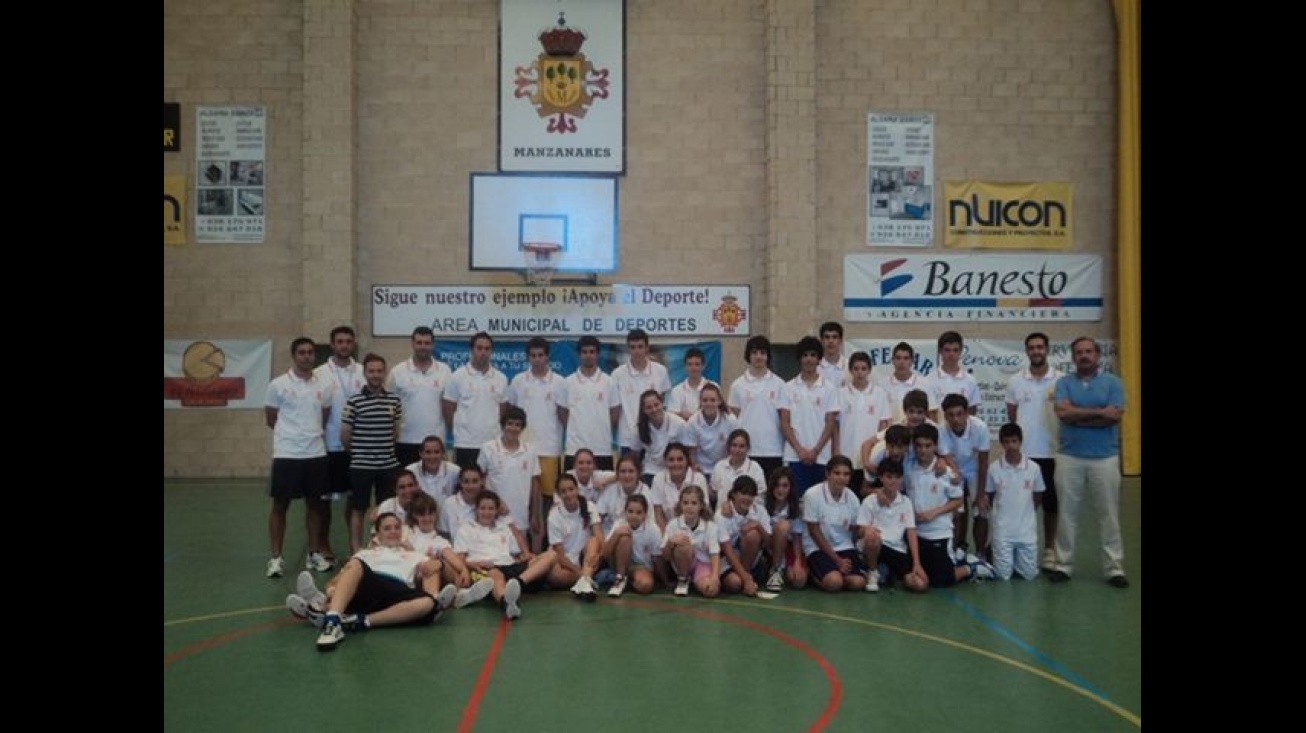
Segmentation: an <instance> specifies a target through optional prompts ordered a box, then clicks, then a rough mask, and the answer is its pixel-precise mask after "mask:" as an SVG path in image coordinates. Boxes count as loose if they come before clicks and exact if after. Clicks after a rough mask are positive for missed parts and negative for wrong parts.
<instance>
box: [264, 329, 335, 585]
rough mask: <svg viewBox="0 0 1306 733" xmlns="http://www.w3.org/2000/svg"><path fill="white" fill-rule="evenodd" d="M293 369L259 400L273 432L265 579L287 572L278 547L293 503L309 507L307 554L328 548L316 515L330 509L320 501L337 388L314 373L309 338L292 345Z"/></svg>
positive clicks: (324, 486)
mask: <svg viewBox="0 0 1306 733" xmlns="http://www.w3.org/2000/svg"><path fill="white" fill-rule="evenodd" d="M290 355H291V358H292V360H293V366H291V368H290V371H288V372H286V373H285V374H282V375H281V376H279V377H277V378H276V379H274V380H272V383H271V384H269V385H268V393H267V398H266V399H265V400H264V402H263V405H264V407H263V414H264V420H265V421H266V423H267V426H268V427H269V428H272V480H271V482H270V484H269V488H268V493H269V495H270V496H271V497H272V511H271V512H270V513H269V514H268V540H269V544H270V545H271V550H272V557H271V558H269V559H268V568H267V576H268V577H269V578H280V577H281V576H282V575H283V574H284V573H285V562H284V561H283V560H282V558H281V547H282V544H283V543H284V541H285V539H286V512H287V511H288V510H289V509H290V502H291V501H292V500H294V499H301V498H302V499H304V503H305V505H306V507H307V511H306V515H307V529H308V551H309V553H310V555H311V554H312V553H318V554H319V555H321V553H322V551H323V550H324V549H326V542H325V539H324V538H323V537H322V536H321V534H320V532H321V527H322V522H321V519H320V518H319V517H318V516H317V515H318V513H319V512H324V511H328V509H329V507H328V505H327V502H326V501H325V500H324V499H323V497H324V496H325V495H326V494H328V493H330V491H331V486H330V483H329V481H328V479H327V457H326V441H325V440H324V437H323V436H324V434H325V432H326V421H327V417H328V416H329V415H330V413H331V403H332V400H333V399H334V395H335V389H336V387H335V385H334V384H333V383H331V382H328V381H327V380H325V379H321V378H319V377H318V375H317V374H315V373H314V371H313V364H314V362H316V361H317V346H316V345H315V344H314V343H313V339H311V338H308V337H304V336H301V337H300V338H297V339H295V340H294V341H293V342H291V344H290Z"/></svg>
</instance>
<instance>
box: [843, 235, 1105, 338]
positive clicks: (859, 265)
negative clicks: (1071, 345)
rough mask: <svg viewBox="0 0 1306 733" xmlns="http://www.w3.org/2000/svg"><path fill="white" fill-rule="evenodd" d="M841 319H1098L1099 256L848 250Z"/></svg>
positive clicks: (1100, 317) (1099, 304)
mask: <svg viewBox="0 0 1306 733" xmlns="http://www.w3.org/2000/svg"><path fill="white" fill-rule="evenodd" d="M843 263H844V264H843V317H844V320H845V321H1100V320H1102V258H1101V257H1100V256H1098V255H1053V254H1042V253H1034V252H1030V253H1026V254H1019V255H991V254H975V255H867V254H853V255H846V256H845V257H844V260H843Z"/></svg>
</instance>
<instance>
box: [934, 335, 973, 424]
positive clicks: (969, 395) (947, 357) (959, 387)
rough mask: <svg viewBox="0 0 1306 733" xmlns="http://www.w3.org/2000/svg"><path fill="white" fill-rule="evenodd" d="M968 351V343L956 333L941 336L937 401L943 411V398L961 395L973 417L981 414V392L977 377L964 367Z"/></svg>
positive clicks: (937, 375)
mask: <svg viewBox="0 0 1306 733" xmlns="http://www.w3.org/2000/svg"><path fill="white" fill-rule="evenodd" d="M965 351H966V343H965V341H963V340H962V338H961V334H959V333H957V332H956V331H944V332H943V333H942V334H940V335H939V368H938V369H937V370H936V371H935V372H934V389H935V399H936V400H937V401H938V403H939V405H940V408H939V409H940V410H942V409H943V408H942V405H943V398H944V397H947V396H948V395H950V394H959V395H961V396H962V397H965V398H966V404H967V405H969V406H970V407H969V408H968V410H967V411H968V412H969V413H970V414H972V415H976V414H978V413H979V404H980V390H979V382H977V381H975V375H974V374H971V373H970V372H968V371H966V367H964V366H962V363H961V356H962V354H963V353H965Z"/></svg>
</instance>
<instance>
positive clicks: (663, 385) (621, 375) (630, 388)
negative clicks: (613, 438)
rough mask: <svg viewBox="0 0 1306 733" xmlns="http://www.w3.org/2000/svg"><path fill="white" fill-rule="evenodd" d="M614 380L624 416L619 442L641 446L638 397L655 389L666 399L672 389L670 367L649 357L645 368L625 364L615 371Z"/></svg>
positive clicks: (618, 427) (618, 443) (631, 445)
mask: <svg viewBox="0 0 1306 733" xmlns="http://www.w3.org/2000/svg"><path fill="white" fill-rule="evenodd" d="M612 381H613V382H616V384H617V392H618V396H619V397H620V399H621V419H620V420H619V421H617V445H620V446H622V447H625V448H638V447H639V431H638V430H637V429H636V427H635V425H636V423H635V421H636V420H637V419H639V396H640V395H642V394H644V393H645V392H647V391H648V390H650V389H653V390H657V392H658V394H660V395H662V396H663V397H664V398H665V396H666V394H667V392H668V391H669V390H670V389H671V379H670V377H668V376H667V368H666V367H664V366H662V365H661V364H659V363H657V362H656V361H653V360H652V359H649V361H648V364H647V365H646V366H645V367H644V370H643V371H637V370H636V369H635V368H634V367H632V366H631V365H630V364H629V363H626V364H622V365H621V366H619V367H617V368H616V369H613V370H612Z"/></svg>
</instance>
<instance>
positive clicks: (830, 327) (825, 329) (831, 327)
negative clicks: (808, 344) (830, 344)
mask: <svg viewBox="0 0 1306 733" xmlns="http://www.w3.org/2000/svg"><path fill="white" fill-rule="evenodd" d="M830 331H834V332H835V333H837V334H839V338H843V324H842V323H839V322H838V321H826V322H825V323H822V324H821V327H820V328H818V329H817V330H816V332H817V333H818V334H820V335H821V336H824V335H825V334H827V333H829V332H830Z"/></svg>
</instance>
